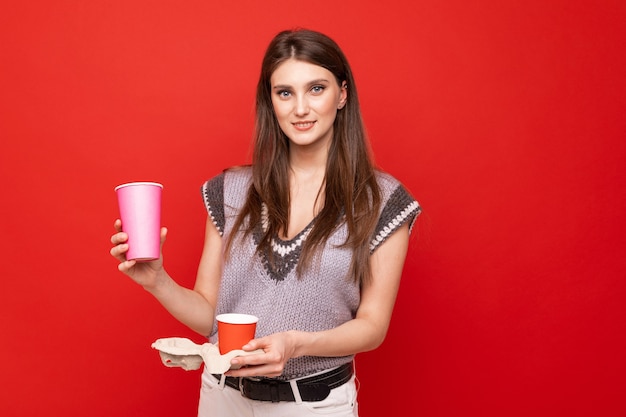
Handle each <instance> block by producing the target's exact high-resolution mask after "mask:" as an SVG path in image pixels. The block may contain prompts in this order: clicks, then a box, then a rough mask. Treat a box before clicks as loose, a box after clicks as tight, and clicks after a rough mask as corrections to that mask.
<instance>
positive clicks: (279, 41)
mask: <svg viewBox="0 0 626 417" xmlns="http://www.w3.org/2000/svg"><path fill="white" fill-rule="evenodd" d="M256 110H257V116H256V128H255V130H256V134H255V143H254V155H253V162H252V165H251V166H242V167H233V168H229V169H226V170H225V171H223V172H222V173H221V174H220V175H218V176H216V177H214V178H212V179H210V180H208V181H207V182H205V183H204V184H203V186H202V197H203V200H204V205H205V207H206V209H207V211H208V216H207V221H206V226H205V243H204V249H203V251H202V257H201V260H200V265H199V267H198V274H197V278H196V283H195V286H194V288H193V290H191V289H187V288H184V287H181V286H180V285H178V284H177V283H176V282H175V281H174V280H173V279H172V278H171V277H170V276H169V275H168V274H167V272H166V270H165V269H164V267H163V257H161V259H159V260H156V261H151V262H145V263H136V262H135V261H129V260H126V257H125V253H126V251H127V250H128V245H127V244H126V241H127V235H126V234H125V233H123V232H122V228H121V227H122V225H121V222H120V220H117V221H116V222H115V228H116V230H117V233H115V234H114V235H113V236H112V238H111V241H112V243H113V245H114V247H113V248H112V249H111V254H112V255H113V256H114V257H115V258H117V259H118V260H119V261H120V262H121V263H120V264H119V270H120V271H122V272H123V273H125V274H127V275H128V276H130V277H131V278H132V279H133V280H135V281H136V282H137V283H138V284H140V285H142V286H143V287H144V288H145V289H146V290H148V291H149V292H150V293H151V294H152V295H154V296H155V297H156V298H157V299H158V300H159V301H160V302H161V304H162V305H163V306H164V307H165V308H166V309H167V310H168V311H169V312H170V313H171V314H172V315H173V316H174V317H176V318H177V319H178V320H180V321H181V322H182V323H184V324H185V325H187V326H189V327H190V328H191V329H193V330H195V331H197V332H198V333H200V334H202V335H205V336H207V337H209V340H210V342H211V343H216V342H217V326H216V323H215V321H214V318H215V316H216V315H217V314H220V313H232V312H236V313H247V314H253V315H255V316H257V317H259V321H258V324H257V332H256V335H257V336H256V338H255V339H253V340H251V341H250V342H249V343H248V344H247V345H245V346H244V347H243V349H244V350H246V351H254V350H257V349H262V350H263V353H258V354H250V355H246V356H239V357H236V358H234V359H233V360H232V364H233V365H236V366H235V368H238V369H237V370H233V369H231V370H230V371H228V372H227V373H226V374H225V375H212V374H210V373H209V372H207V371H206V369H205V371H204V373H203V375H202V389H201V393H200V404H199V411H198V415H199V416H209V415H210V416H224V417H232V416H258V415H267V416H272V417H277V416H309V415H319V414H320V413H323V414H324V415H328V416H331V415H332V416H357V415H358V407H357V399H356V396H357V388H356V375H355V371H354V364H353V361H354V356H355V355H356V354H357V353H359V352H365V351H369V350H372V349H375V348H377V347H378V346H379V345H380V344H381V343H382V342H383V340H384V338H385V335H386V333H387V329H388V326H389V322H390V319H391V314H392V310H393V306H394V303H395V300H396V295H397V291H398V286H399V283H400V277H401V274H402V268H403V265H404V260H405V257H406V253H407V247H408V243H409V234H410V231H411V228H412V226H413V224H414V222H415V220H416V218H417V216H418V215H419V213H420V210H421V209H420V207H419V205H418V203H417V201H415V200H414V198H413V197H412V196H411V195H410V194H409V192H408V191H407V190H406V189H405V188H404V187H403V185H402V184H401V183H400V182H399V181H398V180H396V179H395V178H394V177H392V176H391V175H389V174H387V173H384V172H383V171H381V170H379V169H377V168H376V167H375V166H374V164H373V161H372V158H371V155H370V150H369V145H368V142H367V139H366V135H365V129H364V126H363V122H362V119H361V113H360V106H359V100H358V96H357V91H356V85H355V83H354V78H353V75H352V71H351V69H350V66H349V65H348V61H347V59H346V57H345V56H344V54H343V52H342V51H341V49H340V48H339V46H338V45H337V44H336V43H335V42H334V41H333V40H332V39H330V38H329V37H327V36H325V35H323V34H321V33H319V32H314V31H310V30H293V31H284V32H281V33H279V34H278V35H277V36H276V37H275V38H274V39H273V40H272V41H271V43H270V45H269V47H268V49H267V51H266V53H265V57H264V59H263V63H262V68H261V75H260V79H259V82H258V86H257V97H256ZM166 234H167V230H166V229H165V228H163V229H162V233H161V241H162V243H161V244H163V242H164V241H165V237H166ZM259 413H261V414H259Z"/></svg>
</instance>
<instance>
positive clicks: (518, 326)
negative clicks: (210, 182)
mask: <svg viewBox="0 0 626 417" xmlns="http://www.w3.org/2000/svg"><path fill="white" fill-rule="evenodd" d="M625 4H626V3H624V2H623V1H621V0H614V1H609V0H606V1H592V0H579V1H572V0H552V1H538V0H531V1H496V0H494V1H480V0H479V1H471V2H469V1H462V0H458V1H451V0H449V1H422V0H412V1H409V0H407V1H397V0H389V1H385V2H373V1H372V2H369V3H368V2H363V1H356V0H343V1H334V0H333V1H326V0H318V1H315V2H308V3H306V2H305V3H301V2H299V3H298V2H292V1H284V0H273V1H263V2H259V1H252V0H245V1H239V2H209V1H152V0H144V1H137V0H130V1H128V0H127V1H79V0H76V1H70V0H68V1H26V2H3V3H2V5H1V6H0V33H1V36H2V38H1V39H0V62H1V63H0V74H1V78H0V98H1V99H0V106H1V107H0V135H1V138H0V139H1V141H0V143H1V148H0V176H1V177H0V178H1V180H2V197H1V198H2V204H1V205H0V219H1V220H2V226H1V228H0V230H1V232H2V238H1V240H0V245H1V247H0V256H2V277H1V278H0V280H1V282H2V284H1V286H0V360H1V361H2V367H1V371H0V384H1V389H0V413H1V414H2V415H3V416H18V415H19V416H40V415H59V416H61V415H62V416H87V415H88V416H92V417H96V416H113V415H115V416H141V415H145V416H148V415H151V416H171V415H176V416H192V415H195V414H194V413H195V409H196V401H197V395H198V386H199V376H200V373H199V372H197V371H196V372H194V371H189V372H187V371H183V370H182V369H170V368H165V367H164V366H163V365H162V364H161V363H160V361H159V358H158V355H157V353H156V352H155V351H153V350H152V349H151V348H150V344H151V343H152V342H153V341H154V340H155V339H157V338H160V337H170V336H183V337H189V338H192V339H193V340H195V341H196V342H199V343H201V342H202V341H203V340H202V338H200V337H198V336H197V335H195V334H192V333H191V332H190V331H189V330H187V329H186V328H184V327H182V325H180V324H179V323H177V322H175V321H174V320H173V319H172V318H171V317H169V316H168V314H167V313H166V312H165V311H164V310H163V309H162V308H161V307H160V306H159V305H158V303H157V302H156V301H154V300H153V299H152V298H151V297H150V296H149V295H148V294H146V293H145V292H144V291H143V290H142V289H141V288H140V287H138V286H136V285H135V284H134V283H132V282H131V281H130V280H129V279H127V278H125V277H124V276H123V275H121V274H119V273H118V272H117V270H116V262H115V261H114V260H113V259H112V258H111V257H110V256H109V254H108V251H109V247H110V243H109V236H110V235H111V233H112V231H113V228H112V223H113V220H114V219H115V218H116V216H117V206H116V200H115V194H114V192H113V188H114V186H115V185H117V184H119V183H122V182H126V181H135V180H151V181H160V182H162V183H163V184H164V186H165V189H164V202H163V223H164V225H166V226H168V227H169V229H170V234H169V236H168V241H167V243H166V246H165V257H166V258H165V259H166V266H167V268H168V269H169V271H170V272H171V273H172V275H174V276H175V277H177V279H178V281H179V282H180V283H181V284H183V285H187V286H191V285H192V284H193V280H194V277H195V272H196V266H197V262H198V258H199V254H200V249H201V245H202V237H203V236H202V235H203V222H204V219H205V216H206V213H205V211H204V208H203V206H202V202H201V199H200V191H199V187H200V185H201V183H202V182H203V181H204V180H205V179H207V178H209V177H211V176H213V175H215V174H216V173H218V172H219V171H220V170H221V169H222V168H225V167H227V166H229V165H233V164H240V163H244V162H247V161H249V138H250V136H251V131H252V124H253V100H254V90H255V84H256V79H257V74H258V70H259V65H260V59H261V56H262V54H263V51H264V48H265V46H266V45H267V43H268V42H269V40H270V39H271V37H272V36H273V35H274V34H275V33H276V32H278V31H279V30H281V29H284V28H289V27H293V26H304V27H310V28H313V29H317V30H321V31H323V32H326V33H327V34H329V35H331V36H332V37H333V38H335V39H336V40H337V41H338V42H339V43H340V45H342V47H343V49H344V50H345V52H346V54H347V55H348V57H349V58H350V60H351V63H352V66H353V69H354V72H355V75H356V79H357V84H358V86H359V92H360V94H361V99H362V103H363V112H364V117H365V121H366V123H367V126H368V130H369V133H370V135H371V139H372V142H373V146H374V149H375V152H376V156H377V162H378V163H379V164H380V165H381V166H382V167H383V168H385V169H386V170H388V171H390V172H391V173H392V174H394V175H395V176H397V177H398V178H399V179H401V180H402V181H403V182H404V183H405V184H406V185H407V187H408V188H409V189H410V190H411V191H412V192H413V193H414V194H415V196H416V197H417V198H418V200H419V201H420V203H421V204H422V205H423V208H424V214H423V216H422V217H421V219H420V221H419V223H418V225H417V226H416V229H415V231H416V233H415V236H416V239H414V240H413V241H412V242H411V247H410V252H409V257H408V260H407V263H406V268H405V273H404V276H403V281H402V285H401V289H400V294H399V298H398V303H397V306H396V310H395V313H394V317H393V320H392V323H391V328H390V331H389V334H388V337H387V340H386V341H385V343H384V344H383V346H382V347H381V348H380V349H378V350H377V351H374V352H369V353H365V354H361V355H359V356H358V361H357V366H358V372H359V377H360V380H361V382H362V387H361V391H360V405H361V415H362V417H372V416H376V415H382V414H383V413H385V412H388V410H389V409H390V407H395V406H398V405H403V406H406V407H407V408H408V410H410V411H408V412H407V413H408V414H406V415H416V416H428V417H435V416H480V417H490V416H508V417H511V416H529V415H534V416H568V417H572V416H602V417H609V416H616V417H617V416H620V417H622V416H624V415H626V397H624V391H625V389H626V366H625V365H626V360H625V358H624V353H625V348H626V336H625V330H626V312H625V310H624V296H625V295H626V294H625V293H626V284H625V278H626V276H625V275H626V274H625V267H626V256H625V249H626V237H625V233H624V232H625V226H626V224H625V221H624V214H625V213H626V198H625V189H626V169H625V165H624V158H625V157H626V141H625V139H626V137H625V136H626V118H625V117H624V109H625V104H626V103H625V97H626V94H625V93H626V87H625V81H624V80H625V78H624V76H625V74H624V72H625V71H624V65H625V64H626V60H625V58H624V56H625V54H624V51H625V50H626V36H625V35H626V27H625V25H624V22H625V21H626V6H624V5H625Z"/></svg>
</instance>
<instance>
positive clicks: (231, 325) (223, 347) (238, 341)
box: [216, 313, 259, 355]
mask: <svg viewBox="0 0 626 417" xmlns="http://www.w3.org/2000/svg"><path fill="white" fill-rule="evenodd" d="M216 320H217V337H218V347H219V349H220V354H221V355H224V354H225V353H228V352H230V351H231V350H238V349H241V348H242V347H243V345H245V344H246V343H248V342H249V341H250V340H252V339H254V334H255V332H256V323H257V322H258V321H259V318H258V317H256V316H252V315H250V314H238V313H227V314H219V315H218V316H217V317H216Z"/></svg>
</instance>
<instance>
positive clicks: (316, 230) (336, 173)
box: [227, 29, 381, 283]
mask: <svg viewBox="0 0 626 417" xmlns="http://www.w3.org/2000/svg"><path fill="white" fill-rule="evenodd" d="M290 58H295V59H297V60H300V61H304V62H308V63H311V64H314V65H319V66H321V67H323V68H326V69H327V70H329V71H330V72H331V73H333V75H334V76H335V80H336V81H337V84H338V85H339V86H341V85H342V83H343V82H345V83H346V86H347V94H348V96H347V101H346V105H345V106H344V107H343V108H342V109H340V110H338V112H337V117H336V119H335V122H334V125H333V139H332V143H331V145H330V149H329V154H328V160H327V165H326V174H325V182H324V184H325V185H324V187H325V188H324V206H323V208H322V209H321V211H320V212H319V213H318V215H317V216H316V219H315V223H314V225H313V228H312V230H311V232H310V233H309V235H308V236H307V238H306V240H305V242H304V245H303V248H302V253H301V256H300V260H299V263H298V266H297V269H296V272H297V274H298V275H299V276H300V275H301V273H302V271H304V268H306V267H307V266H309V265H310V263H311V260H312V258H313V255H314V253H315V250H316V249H317V248H319V247H321V246H322V245H323V244H324V243H325V242H326V241H327V239H328V237H329V236H330V235H331V233H332V232H333V230H335V229H336V228H337V226H338V225H339V224H341V223H342V221H341V219H342V217H343V221H345V223H346V225H347V230H348V237H347V239H346V242H345V243H344V244H343V245H342V246H346V247H349V248H351V249H352V252H353V256H352V261H351V270H350V273H351V276H352V277H353V278H354V280H355V281H356V282H360V283H363V282H367V281H368V280H369V279H370V278H371V269H370V262H369V257H370V252H369V244H370V240H371V239H372V236H373V233H374V228H375V226H376V222H377V220H378V215H379V209H380V204H381V202H380V201H381V197H380V189H379V187H378V183H377V182H376V178H375V166H374V162H373V159H372V156H371V151H370V145H369V142H368V140H367V137H366V132H365V127H364V125H363V120H362V117H361V109H360V106H359V99H358V95H357V90H356V85H355V83H354V78H353V75H352V70H351V69H350V66H349V64H348V60H347V59H346V57H345V55H344V54H343V52H342V51H341V49H340V48H339V46H338V45H337V44H336V43H335V42H334V41H333V40H332V39H330V38H329V37H328V36H326V35H324V34H321V33H319V32H315V31H311V30H305V29H297V30H287V31H283V32H280V33H279V34H278V35H276V37H274V39H273V40H272V41H271V42H270V44H269V46H268V48H267V50H266V52H265V56H264V58H263V63H262V66H261V75H260V78H259V82H258V84H257V93H256V126H255V138H254V150H253V159H252V177H253V183H252V186H251V187H250V189H249V191H248V196H247V199H246V203H245V204H244V206H243V208H242V210H241V212H240V213H239V215H238V216H237V219H236V220H235V225H234V227H233V231H234V232H236V231H237V230H240V229H241V230H243V231H244V235H248V234H250V233H251V232H252V230H253V228H254V227H255V225H257V224H259V223H260V222H261V221H262V214H261V213H262V203H265V206H266V207H267V216H268V228H267V230H266V232H265V233H264V235H263V237H262V239H261V241H260V243H259V245H258V247H257V251H258V252H262V253H267V254H269V256H270V259H273V257H272V256H273V254H272V250H271V241H272V238H273V237H274V236H278V233H279V232H280V231H281V230H287V228H288V224H289V140H288V138H287V136H286V135H285V134H284V133H283V131H282V130H281V129H280V127H279V125H278V121H277V119H276V116H275V114H274V110H273V106H272V98H271V85H270V77H271V76H272V73H273V72H274V71H275V70H276V68H277V67H278V66H279V65H280V64H281V63H282V62H284V61H285V60H287V59H290ZM246 219H247V220H246ZM235 234H236V233H231V235H230V237H229V239H228V241H227V253H228V248H229V247H230V245H231V244H232V239H233V236H234V235H235Z"/></svg>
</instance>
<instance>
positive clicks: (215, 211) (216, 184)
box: [201, 173, 226, 236]
mask: <svg viewBox="0 0 626 417" xmlns="http://www.w3.org/2000/svg"><path fill="white" fill-rule="evenodd" d="M201 192H202V199H203V200H204V206H205V207H206V210H207V212H208V214H209V216H211V220H212V221H213V224H214V225H215V227H217V230H218V231H219V233H220V236H223V235H224V226H225V224H226V218H225V215H224V173H221V174H219V175H216V176H215V177H213V178H211V179H210V180H208V181H206V182H205V183H204V184H202V187H201Z"/></svg>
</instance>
